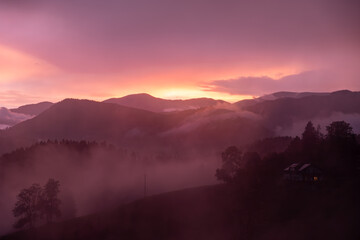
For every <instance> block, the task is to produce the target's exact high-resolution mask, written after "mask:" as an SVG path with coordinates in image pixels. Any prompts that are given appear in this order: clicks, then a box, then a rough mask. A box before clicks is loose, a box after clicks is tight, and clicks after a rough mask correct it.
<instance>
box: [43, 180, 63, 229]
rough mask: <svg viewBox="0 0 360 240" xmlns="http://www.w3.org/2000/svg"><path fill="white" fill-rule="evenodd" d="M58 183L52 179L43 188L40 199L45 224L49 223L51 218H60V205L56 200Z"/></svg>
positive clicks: (58, 200)
mask: <svg viewBox="0 0 360 240" xmlns="http://www.w3.org/2000/svg"><path fill="white" fill-rule="evenodd" d="M59 187H60V183H59V181H56V180H54V179H52V178H50V179H49V180H48V182H47V183H46V184H45V186H44V190H43V194H42V199H41V212H42V214H44V215H45V217H46V221H47V223H51V222H52V220H53V217H54V216H56V217H60V216H61V212H60V209H59V207H60V204H61V201H60V199H59V198H58V193H59V191H60V190H59Z"/></svg>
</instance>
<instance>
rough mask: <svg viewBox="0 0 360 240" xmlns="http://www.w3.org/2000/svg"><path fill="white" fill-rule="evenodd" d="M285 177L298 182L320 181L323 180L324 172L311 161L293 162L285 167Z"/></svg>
mask: <svg viewBox="0 0 360 240" xmlns="http://www.w3.org/2000/svg"><path fill="white" fill-rule="evenodd" d="M284 179H285V180H288V181H296V182H318V181H322V180H323V173H322V171H321V169H320V168H318V167H316V166H314V165H313V164H311V163H304V164H302V163H293V164H291V165H290V166H288V167H287V168H285V169H284Z"/></svg>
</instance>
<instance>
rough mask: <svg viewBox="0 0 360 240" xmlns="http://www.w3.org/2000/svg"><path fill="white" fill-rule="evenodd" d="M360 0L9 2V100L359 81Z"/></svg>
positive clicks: (3, 5)
mask: <svg viewBox="0 0 360 240" xmlns="http://www.w3.org/2000/svg"><path fill="white" fill-rule="evenodd" d="M359 7H360V4H359V3H357V1H346V0H338V1H333V0H326V1H325V0H319V1H307V0H305V1H288V0H286V1H285V0H283V1H274V0H266V1H265V0H264V1H233V0H227V1H226V0H225V1H217V0H216V1H215V0H192V1H186V0H184V1H153V0H146V1H145V0H142V1H134V0H132V1H130V0H129V1H127V0H124V1H115V0H108V1H97V0H75V1H74V0H71V1H70V0H63V1H57V0H0V106H5V107H14V106H18V105H22V104H26V103H35V102H39V101H44V100H47V101H58V100H61V99H63V98H66V97H73V98H88V99H95V100H104V99H107V98H110V97H121V96H124V95H127V94H131V93H139V92H147V93H150V94H152V95H154V96H157V97H163V98H191V97H204V96H205V97H213V98H222V99H224V100H229V101H236V100H239V99H242V98H245V97H251V96H259V95H262V94H266V93H271V92H274V91H334V90H338V89H350V90H355V91H356V90H360V78H359V77H360V70H359V69H360V66H359V64H360V26H359V25H360V24H359V23H360V15H359V14H358V9H359Z"/></svg>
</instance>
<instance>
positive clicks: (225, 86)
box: [204, 70, 360, 96]
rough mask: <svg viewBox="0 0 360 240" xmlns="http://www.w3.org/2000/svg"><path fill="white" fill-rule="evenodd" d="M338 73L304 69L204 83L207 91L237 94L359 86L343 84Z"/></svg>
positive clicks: (359, 86) (323, 89)
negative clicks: (303, 70)
mask: <svg viewBox="0 0 360 240" xmlns="http://www.w3.org/2000/svg"><path fill="white" fill-rule="evenodd" d="M341 80H342V78H341V76H340V75H339V73H336V72H331V71H325V70H319V71H305V72H301V73H299V74H293V75H287V76H284V77H282V78H280V79H274V78H270V77H267V76H263V77H251V76H250V77H239V78H236V79H227V80H215V81H212V82H210V83H209V84H207V85H205V86H204V87H205V88H206V89H207V90H208V91H217V92H226V93H230V94H239V95H255V96H259V95H264V94H269V93H273V92H279V91H293V92H324V91H335V90H338V89H339V88H350V89H353V88H354V86H355V87H357V88H360V84H358V83H356V82H355V79H354V81H349V82H350V83H351V84H344V82H342V81H341Z"/></svg>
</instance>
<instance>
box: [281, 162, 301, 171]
mask: <svg viewBox="0 0 360 240" xmlns="http://www.w3.org/2000/svg"><path fill="white" fill-rule="evenodd" d="M298 165H299V163H293V164H291V165H290V166H288V167H287V168H285V169H284V171H289V170H290V168H296V167H297V166H298Z"/></svg>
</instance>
